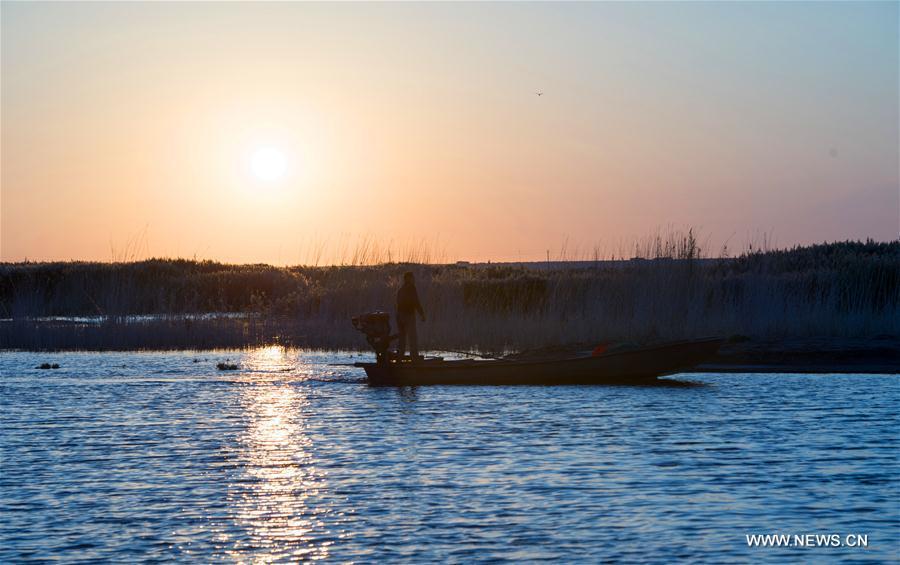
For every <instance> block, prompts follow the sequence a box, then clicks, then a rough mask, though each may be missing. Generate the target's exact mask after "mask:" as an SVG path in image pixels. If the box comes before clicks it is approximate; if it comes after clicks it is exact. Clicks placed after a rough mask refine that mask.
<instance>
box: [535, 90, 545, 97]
mask: <svg viewBox="0 0 900 565" xmlns="http://www.w3.org/2000/svg"><path fill="white" fill-rule="evenodd" d="M535 94H537V95H538V96H543V95H544V93H543V91H542V92H535Z"/></svg>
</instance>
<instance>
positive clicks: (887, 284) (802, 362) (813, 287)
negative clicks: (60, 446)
mask: <svg viewBox="0 0 900 565" xmlns="http://www.w3.org/2000/svg"><path fill="white" fill-rule="evenodd" d="M635 255H637V256H636V257H635V258H633V259H628V260H605V261H601V260H593V261H568V262H557V263H553V262H548V263H519V264H468V263H458V264H450V265H437V264H416V263H383V264H376V265H366V264H356V265H347V266H329V267H312V266H296V267H274V266H270V265H262V264H258V265H229V264H222V263H217V262H212V261H191V260H183V259H150V260H146V261H134V262H120V263H87V262H64V263H63V262H61V263H3V264H0V318H2V321H0V350H11V349H19V350H33V351H55V350H79V349H81V350H160V349H163V350H164V349H226V348H244V347H256V346H262V345H272V344H280V345H284V346H288V347H304V348H314V349H343V350H363V351H364V350H365V348H366V347H365V341H364V339H363V337H362V336H361V334H359V333H357V332H356V331H355V330H354V329H353V328H352V327H351V325H350V318H351V316H353V315H356V314H359V313H362V312H368V311H374V310H384V311H388V312H391V313H392V317H393V301H394V294H395V292H396V288H397V287H398V285H399V281H400V278H401V276H402V273H403V272H404V271H407V270H410V271H413V272H414V273H415V275H416V280H417V286H418V287H419V291H420V294H421V295H422V296H423V298H424V306H425V310H426V312H427V314H428V322H427V323H425V324H421V325H420V327H419V333H420V342H421V343H424V344H427V346H428V348H429V349H432V350H442V349H446V350H461V349H462V350H467V351H477V352H481V353H495V354H496V353H499V352H503V353H507V352H522V351H529V350H536V349H538V350H539V349H547V348H555V349H557V350H559V351H575V350H578V348H579V347H585V346H588V345H590V344H599V343H608V344H632V345H642V344H650V343H656V342H663V341H670V340H679V339H690V338H697V337H704V336H712V335H716V336H721V337H724V338H727V339H728V344H727V345H726V346H725V347H724V348H723V351H722V354H721V355H720V356H719V357H720V358H719V359H717V360H715V362H713V363H711V365H710V366H711V367H719V368H720V369H723V370H724V369H727V367H728V366H733V367H739V366H769V367H770V368H771V369H773V370H774V369H777V368H778V367H782V368H803V367H807V368H809V367H815V368H816V369H817V370H825V371H827V370H828V369H829V368H831V369H840V368H841V367H845V368H849V369H848V370H854V371H857V372H865V371H864V369H865V368H866V367H870V368H877V369H885V368H888V369H890V368H891V367H894V371H888V372H895V371H896V367H897V366H898V365H900V354H898V352H900V345H898V343H900V337H898V336H900V241H892V242H886V243H879V242H872V241H867V242H850V241H848V242H840V243H827V244H818V245H811V246H805V247H795V248H792V249H784V250H765V249H762V250H753V249H750V250H748V251H746V252H744V253H743V254H741V255H739V256H736V257H721V258H706V257H703V256H702V254H701V252H700V249H699V247H698V246H697V243H696V240H695V239H694V237H693V233H692V232H690V231H689V232H687V233H686V234H681V235H678V234H676V235H674V236H672V235H670V236H669V237H668V238H659V237H657V238H656V240H650V241H649V242H648V243H646V244H645V245H643V246H642V247H641V249H640V252H639V253H636V254H635ZM879 372H881V371H879Z"/></svg>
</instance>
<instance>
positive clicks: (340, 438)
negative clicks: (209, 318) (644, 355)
mask: <svg viewBox="0 0 900 565" xmlns="http://www.w3.org/2000/svg"><path fill="white" fill-rule="evenodd" d="M226 358H227V359H229V360H231V361H232V362H237V363H239V364H240V365H241V366H242V370H241V371H239V372H231V373H223V372H219V371H218V370H216V368H215V364H216V362H218V361H224V360H225V359H226ZM352 360H353V359H351V358H350V356H349V355H335V354H324V353H308V352H297V351H285V350H282V349H278V348H268V349H263V350H258V351H252V352H244V353H236V352H217V353H208V352H205V353H138V354H135V353H126V354H110V353H104V354H94V353H75V354H71V353H70V354H31V353H6V354H2V356H0V395H2V404H3V405H2V413H0V418H2V422H0V423H2V428H0V457H2V459H0V461H2V473H0V512H2V520H0V562H4V563H7V562H16V561H22V560H28V559H35V560H42V559H57V558H62V559H66V560H70V559H71V560H85V561H91V560H110V561H119V562H127V561H135V560H152V559H158V560H169V559H172V558H178V559H193V560H196V561H199V562H207V561H216V560H225V561H257V560H258V561H279V560H280V561H288V560H297V559H304V558H308V559H314V558H327V559H331V560H338V561H361V562H372V561H381V560H385V559H390V560H402V561H417V562H421V561H433V560H449V561H456V562H468V561H483V560H541V559H552V560H565V561H591V562H593V561H600V560H626V561H629V560H630V561H633V560H652V561H657V562H670V561H674V560H690V561H694V562H696V561H708V562H723V561H735V560H737V561H748V560H753V561H779V562H783V561H785V560H786V559H789V560H804V561H810V560H811V561H826V560H829V559H831V558H841V559H847V558H853V559H859V560H871V561H886V560H887V561H889V560H896V559H897V556H898V551H900V503H898V500H900V498H898V494H900V487H898V480H900V469H898V446H900V438H898V434H900V432H898V430H900V422H898V419H900V418H898V415H897V406H898V400H900V378H898V377H897V376H871V375H870V376H863V375H814V376H813V375H810V376H805V375H739V374H733V375H714V374H695V375H689V376H685V377H683V379H684V380H690V381H693V382H695V383H699V384H697V385H696V386H678V387H671V386H670V387H562V388H549V387H512V388H491V387H485V388H449V387H436V388H419V389H414V390H409V389H406V390H396V389H372V388H368V387H366V386H364V385H363V384H361V378H362V375H361V372H360V371H359V370H358V369H354V368H352V367H333V366H328V363H333V362H346V361H352ZM45 361H46V362H50V363H59V365H61V368H60V369H57V370H37V369H35V368H34V367H35V366H36V365H39V364H40V363H41V362H45ZM751 533H788V534H807V533H814V534H823V533H827V534H831V533H836V534H841V535H844V534H867V535H868V548H867V549H857V548H852V549H851V548H815V549H812V548H792V549H771V548H748V546H747V543H746V540H745V537H744V536H745V534H751Z"/></svg>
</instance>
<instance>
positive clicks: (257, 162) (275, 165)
mask: <svg viewBox="0 0 900 565" xmlns="http://www.w3.org/2000/svg"><path fill="white" fill-rule="evenodd" d="M250 170H251V171H252V172H253V176H254V177H256V178H258V179H259V180H264V181H276V180H279V179H281V178H283V177H284V175H285V173H286V172H287V158H286V157H285V155H284V152H282V151H280V150H278V149H276V148H274V147H261V148H259V149H257V150H256V151H254V152H253V155H252V156H251V157H250Z"/></svg>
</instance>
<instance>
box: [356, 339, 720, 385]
mask: <svg viewBox="0 0 900 565" xmlns="http://www.w3.org/2000/svg"><path fill="white" fill-rule="evenodd" d="M721 344H722V340H721V339H719V338H708V339H699V340H691V341H679V342H673V343H667V344H664V345H657V346H653V347H644V348H639V349H632V350H626V351H619V352H612V353H606V354H602V355H597V356H583V357H573V358H565V359H540V360H512V359H509V360H508V359H490V360H474V359H465V360H458V361H444V360H443V359H424V360H418V361H411V360H408V359H403V360H397V359H384V360H382V362H380V363H378V362H376V363H355V365H356V366H357V367H362V368H363V369H365V370H366V376H367V377H368V383H369V384H370V385H372V386H424V385H585V384H641V383H646V382H652V381H654V380H655V379H656V378H657V377H660V376H663V375H669V374H672V373H677V372H680V371H684V370H686V369H690V368H691V367H693V366H695V365H698V364H700V363H702V362H703V361H706V360H708V359H709V358H710V357H712V356H713V355H715V354H716V351H718V349H719V346H720V345H721Z"/></svg>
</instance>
